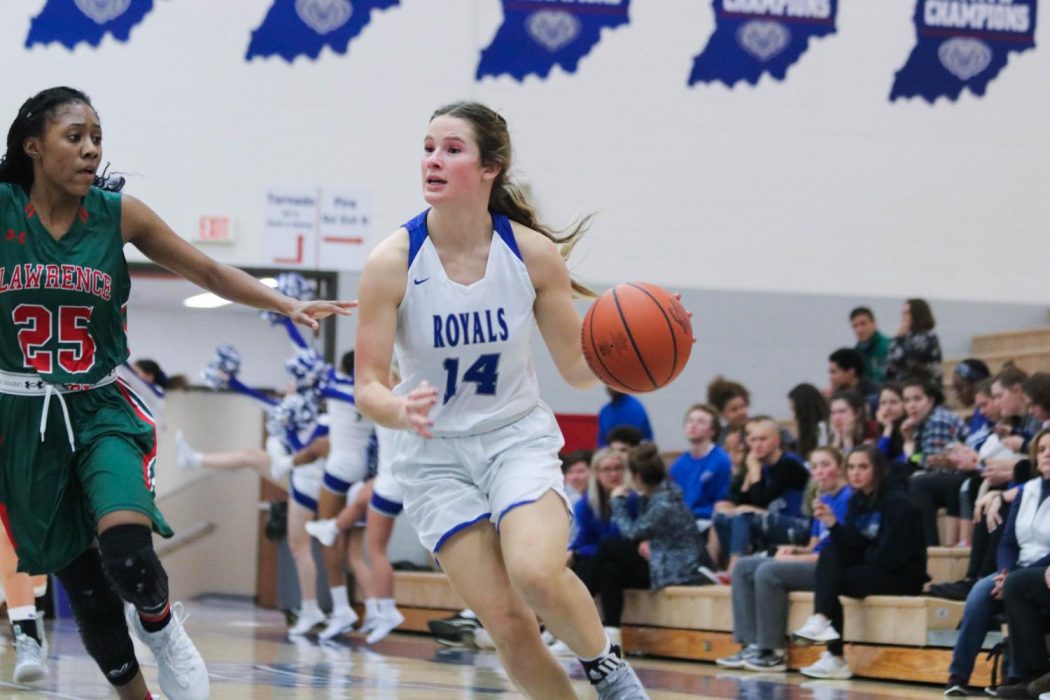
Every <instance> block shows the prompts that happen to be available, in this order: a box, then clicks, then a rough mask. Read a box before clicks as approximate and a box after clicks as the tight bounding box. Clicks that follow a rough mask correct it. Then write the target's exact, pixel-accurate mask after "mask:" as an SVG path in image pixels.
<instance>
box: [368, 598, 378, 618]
mask: <svg viewBox="0 0 1050 700" xmlns="http://www.w3.org/2000/svg"><path fill="white" fill-rule="evenodd" d="M378 614H379V599H378V598H365V617H375V616H376V615H378Z"/></svg>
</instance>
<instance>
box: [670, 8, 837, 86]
mask: <svg viewBox="0 0 1050 700" xmlns="http://www.w3.org/2000/svg"><path fill="white" fill-rule="evenodd" d="M712 3H713V4H714V9H715V32H714V34H712V35H711V38H710V40H708V42H707V46H706V47H704V50H703V51H702V52H701V53H700V55H699V56H697V57H696V59H695V60H694V61H693V71H692V73H690V74H689V84H690V85H694V84H696V83H713V82H715V81H719V82H722V83H725V84H726V85H728V86H729V87H733V85H735V84H736V83H737V82H739V81H741V80H746V81H747V82H749V83H751V84H752V85H755V84H757V83H758V79H759V78H761V77H762V76H763V75H764V74H766V73H768V74H769V75H771V76H773V77H774V78H776V79H777V80H783V79H784V77H785V76H786V75H787V71H788V68H790V67H791V66H793V65H794V64H795V62H796V61H798V59H799V58H800V57H801V56H802V54H804V53H805V52H806V49H808V48H809V40H810V39H811V38H813V37H823V36H827V35H828V34H834V33H835V31H836V28H835V19H836V17H837V15H838V0H712Z"/></svg>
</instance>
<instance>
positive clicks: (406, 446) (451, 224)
mask: <svg viewBox="0 0 1050 700" xmlns="http://www.w3.org/2000/svg"><path fill="white" fill-rule="evenodd" d="M423 150H424V154H423V158H422V164H421V169H422V179H423V190H424V198H425V199H426V201H427V203H428V204H430V206H431V207H432V208H430V209H428V210H427V211H425V212H424V213H422V214H420V215H419V216H417V217H416V218H415V219H413V220H412V221H411V222H409V223H408V224H406V225H405V226H403V227H402V228H400V229H398V230H397V231H396V232H395V233H394V234H393V235H391V236H390V237H388V238H387V239H385V240H384V241H383V242H381V243H380V244H379V245H378V246H377V247H376V249H375V250H374V251H373V252H372V254H371V256H370V257H369V259H368V262H367V264H366V265H365V269H364V272H363V274H362V277H361V284H360V289H359V292H360V299H359V301H360V306H359V309H360V312H361V315H360V319H359V321H358V327H357V372H356V380H357V381H356V388H357V393H356V398H357V405H358V408H359V409H360V410H361V412H362V413H364V414H365V415H366V416H368V417H370V418H371V419H372V420H374V421H375V422H376V423H377V424H378V425H382V426H386V427H390V428H400V429H401V430H400V431H399V432H398V433H396V436H395V440H394V442H395V445H394V450H393V452H394V456H393V460H394V461H393V464H392V468H393V473H394V476H395V477H396V478H397V481H398V483H399V484H400V485H401V488H402V491H403V495H404V504H405V513H406V514H407V515H408V518H409V520H410V521H411V523H412V525H413V526H414V527H415V529H416V531H417V533H418V534H419V536H420V539H421V540H422V542H423V544H424V546H426V547H428V548H429V549H430V550H431V551H432V552H434V554H435V556H436V557H437V559H438V560H439V561H440V563H441V566H442V568H443V569H444V571H445V573H446V574H447V575H448V577H449V581H450V582H451V584H452V586H453V588H454V589H455V590H456V592H457V593H458V594H459V595H460V596H461V597H462V598H463V600H464V601H465V602H466V603H467V605H468V606H469V607H470V608H471V609H473V610H474V611H475V612H476V613H477V615H478V617H479V618H480V619H481V621H482V623H483V624H484V626H485V629H486V630H487V631H488V632H489V633H490V635H491V636H492V639H493V641H494V642H495V644H496V647H497V649H498V650H499V653H500V657H501V659H502V661H503V664H504V667H505V668H506V669H507V672H508V674H509V676H510V678H511V679H512V680H513V682H514V683H515V684H516V685H517V686H518V687H519V688H520V689H521V690H522V691H524V692H525V693H526V694H527V695H528V696H529V697H533V698H544V699H545V700H546V699H547V698H575V697H576V695H575V694H574V692H573V689H572V686H571V684H570V682H569V678H568V675H567V674H566V673H565V671H564V669H563V668H562V667H561V666H560V664H559V663H558V662H557V661H555V659H554V657H553V656H551V654H550V652H549V651H548V649H547V647H546V646H545V645H544V643H543V641H542V640H541V638H540V632H539V627H538V625H537V624H536V615H539V617H540V618H541V619H542V620H543V621H544V622H545V623H546V624H547V626H548V627H549V628H550V629H551V631H552V632H553V633H554V634H555V635H556V636H557V637H558V638H559V639H561V640H563V641H564V642H565V643H566V644H567V645H568V646H569V648H571V649H572V650H573V651H574V652H575V653H576V655H577V656H578V657H580V660H581V662H582V663H583V666H584V669H585V671H586V674H587V677H588V678H589V679H590V681H591V682H592V683H593V684H594V685H595V688H596V690H597V691H598V696H599V697H600V698H613V697H615V698H617V699H624V700H626V699H633V698H647V697H648V696H647V695H646V693H645V690H644V689H643V688H642V686H641V683H640V682H639V681H638V678H637V676H636V675H635V674H634V672H633V671H632V670H631V668H630V667H629V666H628V665H627V664H626V663H625V662H624V661H623V660H622V659H621V658H620V652H619V649H618V648H617V647H613V646H612V645H611V643H610V641H609V639H608V637H607V636H606V634H605V631H604V629H603V628H602V623H601V620H600V619H599V616H598V611H597V609H596V608H595V606H594V601H593V600H592V599H591V596H590V594H588V592H587V589H586V588H585V587H584V585H583V584H582V583H581V582H580V580H579V579H578V578H576V576H575V575H574V574H573V573H572V571H571V570H569V569H568V568H566V566H565V550H566V547H567V544H568V536H569V521H570V514H569V510H568V505H567V503H568V501H567V499H566V496H565V491H564V488H563V485H562V475H561V468H560V464H561V462H560V460H559V458H558V451H559V450H560V449H561V447H562V444H563V441H562V437H561V433H560V431H559V430H558V426H557V423H556V422H555V420H554V415H553V413H552V412H551V410H550V409H549V408H548V407H547V406H546V404H544V403H543V402H542V401H540V398H539V390H538V385H537V381H536V376H535V372H534V370H533V366H532V358H531V352H530V336H531V332H532V327H533V324H534V323H535V324H537V325H538V326H539V329H540V333H541V334H542V336H543V339H544V341H545V342H546V345H547V348H548V349H549V351H550V353H551V355H552V357H553V359H554V362H555V364H556V365H557V367H558V370H559V372H560V373H561V375H562V376H563V378H564V379H565V380H566V381H567V382H569V384H571V385H573V386H575V387H578V388H586V387H589V386H591V385H593V384H594V383H595V381H596V379H595V376H594V374H593V373H592V372H591V370H590V369H589V368H588V366H587V363H586V361H585V360H584V358H583V353H582V350H581V343H580V326H581V321H580V317H579V314H578V313H577V311H576V308H575V306H574V305H573V302H572V292H573V288H574V283H573V281H572V279H571V278H570V276H569V271H568V268H567V266H566V264H565V260H564V258H563V255H562V253H564V254H567V253H568V250H569V249H571V247H572V243H573V242H575V240H576V239H577V238H578V236H579V235H580V234H581V233H582V229H583V228H584V227H583V225H582V224H581V225H578V226H577V227H576V228H575V230H574V231H573V232H572V233H571V234H570V235H569V236H567V237H566V238H564V239H558V238H557V237H556V236H555V234H554V233H553V232H552V231H550V230H549V229H547V228H546V227H544V226H542V224H540V223H539V222H538V221H537V220H536V215H535V212H534V211H533V210H532V208H531V206H530V205H529V204H528V202H527V201H526V200H525V198H524V196H523V195H522V193H521V191H520V190H519V189H518V188H517V187H516V186H515V185H514V184H513V183H512V182H510V180H509V178H508V175H507V172H508V169H509V167H510V161H511V148H510V137H509V134H508V131H507V124H506V121H504V119H503V118H502V117H501V116H499V115H498V114H496V113H495V112H493V111H492V110H490V109H489V108H487V107H485V106H483V105H480V104H477V103H456V104H453V105H450V106H448V107H444V108H442V109H439V110H438V111H437V112H435V113H434V115H433V116H432V117H431V120H430V123H429V125H428V127H427V131H426V135H425V138H424V140H423ZM558 244H561V245H560V248H561V251H559V245H558ZM577 289H580V290H582V288H579V287H577ZM395 353H396V358H397V362H398V365H399V366H400V372H401V376H402V381H401V382H400V383H399V384H398V385H397V386H396V387H394V389H393V390H391V388H390V382H389V381H388V377H389V375H390V358H391V355H392V354H395ZM530 608H531V609H530Z"/></svg>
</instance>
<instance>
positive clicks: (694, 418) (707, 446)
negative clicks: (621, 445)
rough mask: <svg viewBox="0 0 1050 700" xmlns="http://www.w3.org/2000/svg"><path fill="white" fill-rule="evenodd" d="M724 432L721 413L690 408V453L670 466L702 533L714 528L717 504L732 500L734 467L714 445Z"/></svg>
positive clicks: (687, 426) (687, 429)
mask: <svg viewBox="0 0 1050 700" xmlns="http://www.w3.org/2000/svg"><path fill="white" fill-rule="evenodd" d="M721 428H722V426H721V424H720V421H719V420H718V411H717V410H715V409H714V408H713V407H712V406H708V405H707V404H701V403H698V404H695V405H693V406H691V407H690V408H689V410H688V411H687V412H686V414H685V439H686V440H688V441H689V451H688V452H685V453H683V454H682V455H681V456H680V457H679V458H678V459H676V460H675V461H674V463H672V464H671V470H670V472H671V479H673V480H674V482H675V483H676V484H678V488H679V489H681V490H682V495H683V497H684V498H685V504H686V505H687V506H689V509H690V510H692V511H693V517H695V518H696V519H697V524H698V525H700V526H701V529H702V530H706V529H707V528H708V527H709V526H710V524H711V517H712V513H713V512H714V507H715V503H717V502H718V501H724V500H725V499H727V498H728V497H729V477H730V473H731V472H732V464H731V462H730V460H729V454H728V453H726V451H725V450H723V449H722V448H721V447H719V446H718V445H716V444H715V443H714V440H715V438H716V437H717V436H718V433H719V431H720V430H721Z"/></svg>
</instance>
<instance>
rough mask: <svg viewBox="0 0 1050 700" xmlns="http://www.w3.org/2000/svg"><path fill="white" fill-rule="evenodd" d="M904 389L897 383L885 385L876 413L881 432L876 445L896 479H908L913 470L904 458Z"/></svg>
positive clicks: (880, 394) (880, 393)
mask: <svg viewBox="0 0 1050 700" xmlns="http://www.w3.org/2000/svg"><path fill="white" fill-rule="evenodd" d="M904 416H905V413H904V388H903V387H902V386H901V385H900V384H898V383H896V382H889V383H887V384H884V385H883V387H882V391H880V392H879V407H878V410H877V411H876V412H875V422H876V423H878V424H879V428H881V432H880V433H879V439H878V442H877V443H876V444H877V445H878V448H879V450H880V451H881V452H882V454H883V456H884V457H886V461H888V462H889V463H890V470H891V472H892V474H893V476H894V477H895V478H907V477H909V476H911V472H912V471H913V470H911V469H908V468H907V466H906V465H907V464H908V462H907V461H906V460H905V457H904V435H903V434H902V433H901V425H902V424H903V423H904Z"/></svg>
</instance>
